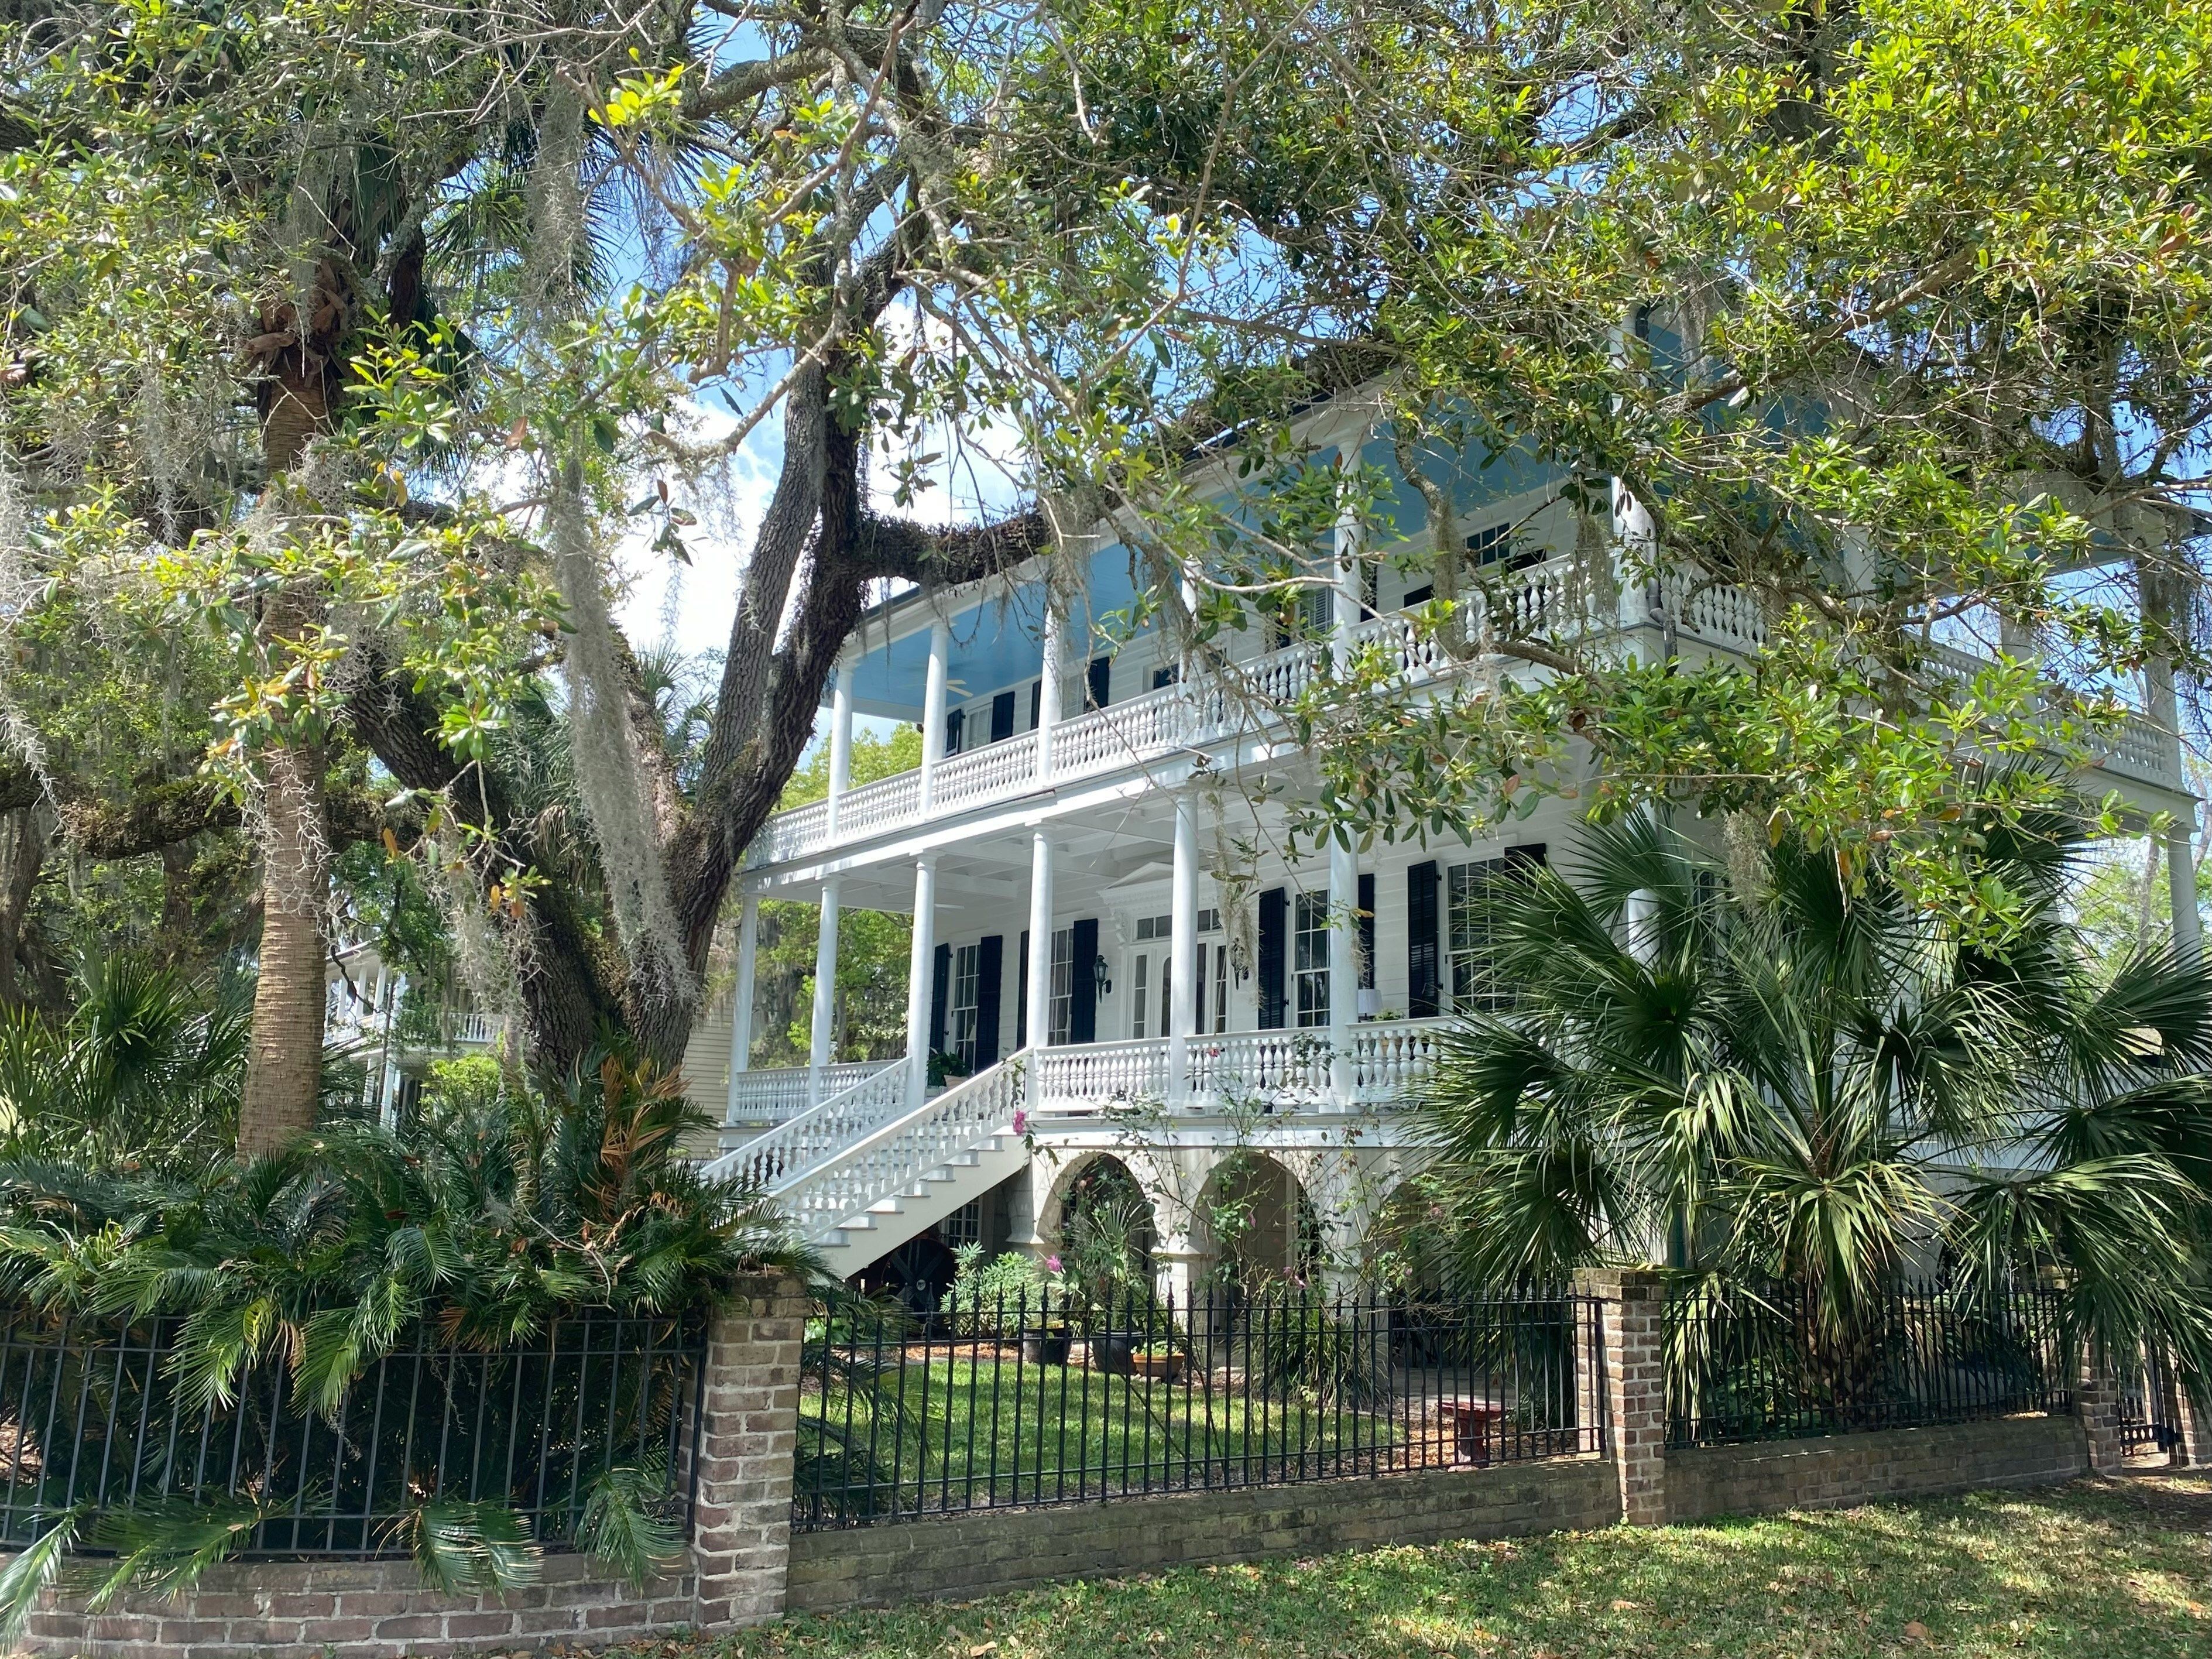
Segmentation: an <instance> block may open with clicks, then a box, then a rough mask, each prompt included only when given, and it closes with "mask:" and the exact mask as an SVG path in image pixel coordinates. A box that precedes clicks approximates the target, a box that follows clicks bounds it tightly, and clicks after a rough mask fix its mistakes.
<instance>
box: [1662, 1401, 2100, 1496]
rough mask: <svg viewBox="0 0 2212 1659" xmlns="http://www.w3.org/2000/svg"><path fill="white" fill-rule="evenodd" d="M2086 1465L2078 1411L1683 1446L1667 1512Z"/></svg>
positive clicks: (1918, 1488) (1994, 1481) (2048, 1478)
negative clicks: (1873, 1431) (1805, 1437)
mask: <svg viewBox="0 0 2212 1659" xmlns="http://www.w3.org/2000/svg"><path fill="white" fill-rule="evenodd" d="M2088 1468H2089V1446H2088V1437H2087V1435H2086V1434H2085V1433H2084V1432H2083V1430H2082V1425H2081V1419H2078V1418H2075V1417H2009V1418H1997V1419H1991V1420H1990V1421H1988V1422H1984V1423H1955V1424H1949V1425H1944V1426H1942V1427H1940V1428H1928V1429H1892V1430H1889V1431H1886V1432H1883V1433H1879V1434H1838V1435H1828V1436H1824V1437H1820V1438H1818V1439H1810V1440H1762V1441H1757V1442H1754V1443H1750V1444H1747V1445H1741V1446H1693V1447H1678V1448H1676V1449H1674V1450H1673V1451H1670V1452H1668V1454H1667V1514H1668V1519H1669V1520H1674V1521H1692V1520H1695V1519H1697V1518H1698V1517H1699V1516H1708V1515H1767V1514H1771V1513H1773V1512H1774V1511H1776V1510H1824V1509H1841V1508H1844V1507H1846V1506H1847V1505H1850V1504H1864V1503H1868V1502H1870V1501H1872V1500H1874V1499H1875V1498H1914V1497H1925V1496H1929V1495H1930V1494H1933V1493H1936V1492H1966V1491H1969V1490H1972V1488H1975V1487H1978V1486H2037V1485H2046V1484H2049V1483H2051V1482H2052V1481H2057V1480H2072V1479H2074V1478H2075V1476H2076V1475H2079V1474H2086V1473H2087V1472H2088Z"/></svg>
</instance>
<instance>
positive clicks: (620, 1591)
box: [15, 1555, 697, 1659]
mask: <svg viewBox="0 0 2212 1659" xmlns="http://www.w3.org/2000/svg"><path fill="white" fill-rule="evenodd" d="M696 1606H697V1600H696V1587H695V1585H694V1583H693V1582H692V1577H691V1574H690V1571H689V1570H688V1569H687V1570H686V1571H684V1572H682V1573H680V1574H678V1575H677V1576H675V1577H670V1578H667V1579H664V1580H662V1581H661V1582H660V1583H656V1584H653V1585H651V1586H649V1587H648V1588H647V1590H646V1591H645V1593H644V1594H642V1595H641V1594H640V1593H639V1592H637V1591H636V1590H634V1589H631V1588H630V1587H629V1585H627V1584H624V1583H619V1582H613V1581H610V1580H609V1579H608V1577H607V1576H606V1574H605V1570H604V1569H600V1568H598V1567H595V1566H594V1565H593V1564H592V1562H590V1561H589V1560H587V1559H585V1558H584V1557H582V1556H578V1555H553V1556H548V1557H547V1558H546V1559H545V1571H544V1579H543V1581H542V1582H541V1583H538V1584H535V1585H533V1586H532V1587H531V1588H530V1589H520V1590H516V1591H514V1592H513V1593H512V1594H510V1595H507V1596H506V1597H505V1598H503V1599H500V1598H494V1597H491V1596H488V1595H480V1596H453V1595H441V1594H440V1593H438V1592H437V1591H435V1590H431V1589H424V1588H423V1585H422V1574H421V1573H420V1572H418V1571H416V1567H415V1564H414V1563H413V1562H412V1561H338V1562H274V1561H254V1562H231V1563H228V1564H226V1565H222V1566H217V1567H211V1568H210V1569H209V1570H208V1573H207V1576H206V1577H204V1578H203V1579H201V1581H200V1588H199V1589H198V1590H197V1592H196V1593H195V1594H193V1595H189V1596H185V1597H184V1598H183V1599H181V1600H179V1601H163V1600H161V1598H159V1597H158V1596H151V1595H137V1596H132V1595H126V1596H125V1597H124V1598H123V1599H122V1600H121V1601H120V1602H119V1603H118V1605H117V1606H116V1607H114V1608H113V1609H112V1610H111V1611H110V1612H108V1613H105V1614H103V1615H101V1616H100V1617H97V1618H93V1617H88V1615H86V1613H84V1612H83V1611H82V1608H81V1607H73V1606H70V1605H68V1604H66V1603H64V1604H61V1605H57V1606H54V1607H48V1608H46V1609H45V1610H44V1611H41V1612H39V1613H33V1614H32V1615H31V1623H30V1628H29V1629H28V1630H27V1631H26V1632H24V1634H23V1635H21V1637H18V1638H16V1641H15V1645H16V1646H17V1647H18V1648H19V1649H21V1650H28V1651H31V1652H35V1653H43V1654H54V1655H64V1654H71V1655H75V1654H81V1655H83V1656H86V1659H246V1656H248V1655H255V1656H259V1655H265V1654H272V1653H276V1654H282V1653H288V1652H289V1653H295V1654H313V1655H321V1654H323V1653H325V1651H326V1650H330V1649H336V1650H337V1651H339V1652H341V1653H343V1654H344V1655H345V1656H346V1659H398V1656H400V1655H402V1654H405V1655H410V1656H420V1659H435V1656H439V1655H444V1654H468V1653H482V1652H485V1651H487V1650H507V1649H513V1648H517V1647H531V1648H536V1647H541V1646H544V1644H548V1643H551V1642H556V1641H567V1642H570V1643H585V1644H595V1645H596V1644H602V1643H611V1642H623V1641H630V1640H635V1639H637V1638H643V1637H647V1636H651V1635H653V1634H656V1633H658V1632H662V1631H667V1630H674V1629H678V1628H682V1627H684V1626H690V1624H691V1623H692V1622H693V1618H694V1613H695V1610H696Z"/></svg>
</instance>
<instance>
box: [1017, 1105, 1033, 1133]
mask: <svg viewBox="0 0 2212 1659" xmlns="http://www.w3.org/2000/svg"><path fill="white" fill-rule="evenodd" d="M1029 1127H1030V1115H1029V1113H1028V1112H1027V1111H1025V1110H1023V1109H1019V1108H1017V1109H1015V1112H1014V1133H1016V1134H1024V1133H1028V1130H1029Z"/></svg>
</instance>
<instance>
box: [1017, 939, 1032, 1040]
mask: <svg viewBox="0 0 2212 1659" xmlns="http://www.w3.org/2000/svg"><path fill="white" fill-rule="evenodd" d="M1019 954H1020V956H1021V966H1020V967H1019V968H1018V969H1015V976H1014V1047H1015V1048H1017V1049H1020V1048H1028V1047H1029V1046H1030V930H1029V929H1028V928H1026V927H1024V928H1023V929H1022V944H1021V951H1020V953H1019Z"/></svg>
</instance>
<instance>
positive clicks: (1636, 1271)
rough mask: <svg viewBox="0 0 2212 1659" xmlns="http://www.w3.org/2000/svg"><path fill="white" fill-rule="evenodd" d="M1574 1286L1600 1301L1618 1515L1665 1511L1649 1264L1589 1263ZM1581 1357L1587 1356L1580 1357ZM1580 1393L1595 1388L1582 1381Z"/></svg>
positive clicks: (1656, 1319) (1660, 1328) (1646, 1523)
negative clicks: (1618, 1490)
mask: <svg viewBox="0 0 2212 1659" xmlns="http://www.w3.org/2000/svg"><path fill="white" fill-rule="evenodd" d="M1575 1294H1576V1295H1577V1296H1583V1297H1595V1298H1596V1299H1597V1302H1598V1310H1597V1311H1598V1332H1599V1339H1600V1340H1599V1343H1598V1349H1599V1355H1598V1362H1599V1364H1601V1366H1602V1367H1603V1373H1604V1374H1603V1378H1602V1382H1601V1388H1602V1391H1603V1398H1604V1400H1605V1402H1606V1408H1607V1415H1608V1416H1609V1417H1610V1419H1612V1442H1613V1468H1614V1471H1615V1473H1616V1474H1618V1476H1619V1478H1620V1518H1621V1519H1622V1521H1624V1522H1626V1523H1627V1524H1628V1525H1630V1526H1632V1527H1656V1526H1661V1525H1663V1524H1664V1523H1665V1522H1666V1519H1667V1371H1666V1365H1665V1358H1666V1351H1667V1322H1666V1314H1667V1301H1666V1291H1665V1289H1664V1287H1663V1286H1662V1284H1661V1282H1660V1278H1659V1275H1658V1273H1656V1271H1654V1270H1653V1269H1651V1268H1650V1267H1590V1268H1585V1269H1584V1270H1583V1271H1582V1272H1581V1273H1577V1274H1576V1275H1575ZM1584 1363H1585V1364H1586V1363H1587V1361H1585V1362H1584ZM1577 1392H1578V1393H1579V1394H1580V1395H1582V1396H1583V1398H1585V1399H1588V1398H1591V1397H1592V1396H1594V1395H1595V1394H1596V1393H1597V1392H1598V1390H1597V1389H1593V1388H1592V1387H1591V1386H1590V1384H1589V1383H1588V1382H1584V1383H1582V1385H1581V1386H1580V1388H1579V1389H1578V1390H1577Z"/></svg>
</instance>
